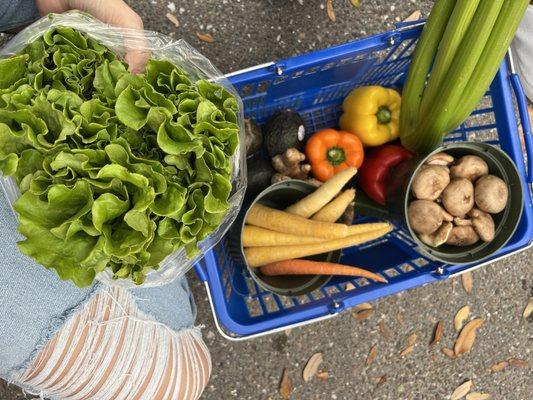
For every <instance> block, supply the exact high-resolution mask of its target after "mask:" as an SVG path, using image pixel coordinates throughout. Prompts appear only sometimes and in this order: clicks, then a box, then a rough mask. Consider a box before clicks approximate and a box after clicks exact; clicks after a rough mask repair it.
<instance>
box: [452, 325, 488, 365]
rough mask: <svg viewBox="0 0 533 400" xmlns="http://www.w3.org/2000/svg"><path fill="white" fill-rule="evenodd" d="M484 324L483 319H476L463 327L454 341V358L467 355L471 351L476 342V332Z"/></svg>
mask: <svg viewBox="0 0 533 400" xmlns="http://www.w3.org/2000/svg"><path fill="white" fill-rule="evenodd" d="M484 323H485V320H483V318H476V319H473V320H472V321H470V322H469V323H467V324H466V325H465V326H464V328H463V329H462V330H461V332H460V333H459V337H458V338H457V340H456V341H455V346H454V351H455V355H456V356H458V355H461V354H464V353H468V352H469V351H470V349H472V346H473V345H474V341H475V340H476V330H477V329H478V328H479V327H480V326H481V325H483V324H484Z"/></svg>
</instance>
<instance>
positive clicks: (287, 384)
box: [279, 368, 292, 399]
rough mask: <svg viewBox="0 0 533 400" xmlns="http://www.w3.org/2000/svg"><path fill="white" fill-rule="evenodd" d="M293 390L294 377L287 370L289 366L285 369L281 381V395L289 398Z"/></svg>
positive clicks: (283, 397)
mask: <svg viewBox="0 0 533 400" xmlns="http://www.w3.org/2000/svg"><path fill="white" fill-rule="evenodd" d="M291 392H292V379H291V378H290V376H289V372H287V368H285V369H284V370H283V374H282V375H281V381H280V382H279V395H280V396H281V398H282V399H288V398H289V397H290V396H291Z"/></svg>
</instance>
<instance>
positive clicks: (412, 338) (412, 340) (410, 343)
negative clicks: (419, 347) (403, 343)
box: [407, 332, 417, 346]
mask: <svg viewBox="0 0 533 400" xmlns="http://www.w3.org/2000/svg"><path fill="white" fill-rule="evenodd" d="M416 338H417V335H416V332H414V333H411V334H410V335H409V337H408V338H407V345H408V346H414V344H415V343H416Z"/></svg>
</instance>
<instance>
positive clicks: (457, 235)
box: [446, 226, 479, 246]
mask: <svg viewBox="0 0 533 400" xmlns="http://www.w3.org/2000/svg"><path fill="white" fill-rule="evenodd" d="M478 241H479V236H478V234H477V233H476V231H475V230H474V228H472V227H471V226H454V227H453V229H452V231H451V233H450V236H449V237H448V240H447V241H446V244H450V245H452V246H470V245H472V244H475V243H477V242H478Z"/></svg>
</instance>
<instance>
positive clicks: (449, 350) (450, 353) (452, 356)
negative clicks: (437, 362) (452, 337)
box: [440, 347, 455, 358]
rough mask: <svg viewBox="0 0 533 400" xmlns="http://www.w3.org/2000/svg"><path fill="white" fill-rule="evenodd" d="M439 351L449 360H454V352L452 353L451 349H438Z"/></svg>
mask: <svg viewBox="0 0 533 400" xmlns="http://www.w3.org/2000/svg"><path fill="white" fill-rule="evenodd" d="M440 351H441V352H442V353H443V354H445V355H446V356H448V357H449V358H455V352H454V351H453V349H449V348H448V347H443V348H442V349H440Z"/></svg>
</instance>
